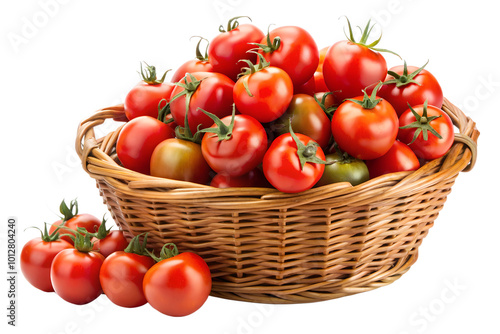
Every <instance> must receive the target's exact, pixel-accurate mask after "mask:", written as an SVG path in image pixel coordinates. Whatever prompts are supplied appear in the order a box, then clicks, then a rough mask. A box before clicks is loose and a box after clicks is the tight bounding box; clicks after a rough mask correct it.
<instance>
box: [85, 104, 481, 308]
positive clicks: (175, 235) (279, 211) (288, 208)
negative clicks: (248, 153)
mask: <svg viewBox="0 0 500 334" xmlns="http://www.w3.org/2000/svg"><path fill="white" fill-rule="evenodd" d="M443 110H444V111H445V112H446V113H447V114H448V115H449V116H450V117H451V119H452V121H453V123H454V124H455V126H456V128H457V130H458V132H457V133H456V134H455V143H454V144H453V146H452V148H451V149H450V151H449V152H448V153H447V155H446V156H444V157H442V158H439V159H436V160H433V161H430V162H428V163H427V164H425V165H424V166H422V167H421V168H420V169H418V170H417V171H414V172H399V173H392V174H387V175H383V176H380V177H377V178H375V179H372V180H369V181H367V182H365V183H362V184H360V185H358V186H354V187H353V186H352V185H351V184H350V183H337V184H331V185H326V186H321V187H316V188H312V189H310V190H307V191H304V192H301V193H298V194H285V193H281V192H279V191H277V190H276V189H270V188H225V189H217V188H213V187H210V186H205V185H200V184H195V183H190V182H182V181H176V180H170V179H164V178H158V177H152V176H148V175H144V174H141V173H137V172H134V171H131V170H129V169H126V168H124V167H123V166H121V165H120V162H119V160H118V158H117V157H116V151H115V146H116V140H117V138H118V135H119V133H120V130H121V129H122V127H123V125H121V126H119V127H118V128H117V129H116V130H115V131H112V132H110V133H108V134H106V135H105V136H103V137H101V138H96V136H95V131H94V128H95V127H96V126H98V125H100V124H102V123H104V121H105V120H107V119H113V118H115V119H117V118H123V117H124V110H123V105H118V106H114V107H110V108H104V109H101V110H99V111H97V112H96V113H95V114H93V115H92V116H90V117H89V118H88V119H86V120H84V121H83V122H82V123H81V124H80V126H79V128H78V133H77V138H76V150H77V153H78V155H79V156H80V158H81V160H82V164H83V168H84V170H85V171H86V172H87V173H88V174H89V175H90V176H91V177H92V178H94V179H95V180H96V182H97V187H98V189H99V192H100V195H101V196H102V197H103V199H104V203H105V204H106V205H107V207H108V209H109V211H110V212H111V215H112V217H113V219H114V220H115V222H116V224H117V225H118V226H119V227H120V228H121V229H123V230H124V231H125V235H126V236H127V238H129V239H130V238H131V237H133V236H135V235H138V234H140V233H143V232H149V234H148V241H149V242H148V246H149V247H151V248H154V249H155V250H157V251H158V250H159V249H160V248H161V246H163V244H165V243H166V242H173V243H175V244H176V245H177V246H178V248H179V251H181V252H185V251H191V252H195V253H197V254H199V255H200V256H201V257H203V259H204V260H205V261H206V262H207V263H208V266H209V267H210V271H211V273H212V278H213V287H212V292H211V294H212V295H213V296H216V297H221V298H227V299H232V300H242V301H249V302H259V303H280V304H283V303H307V302H316V301H321V300H328V299H333V298H338V297H343V296H347V295H351V294H356V293H360V292H364V291H369V290H372V289H375V288H378V287H382V286H385V285H387V284H390V283H392V282H394V281H395V280H397V279H398V278H399V277H401V275H403V274H404V273H405V272H407V271H408V269H409V268H410V267H411V265H412V264H413V263H415V261H416V260H417V256H418V247H419V246H420V244H421V243H422V240H423V239H424V237H425V236H426V235H427V233H428V231H429V229H430V227H431V226H432V225H433V223H434V220H435V219H436V218H437V216H438V214H439V211H440V210H441V209H442V208H443V205H444V203H445V201H446V198H447V195H448V194H449V193H450V191H451V187H452V185H453V184H454V182H455V179H456V177H457V176H458V174H459V173H460V172H461V171H468V170H470V169H471V168H472V167H473V165H474V162H475V159H476V152H477V149H476V142H477V138H478V136H479V132H478V131H477V129H476V126H475V123H474V122H473V121H472V120H471V119H470V118H468V117H467V116H465V115H464V113H463V112H462V111H461V110H459V109H458V108H457V107H455V106H454V105H452V104H451V103H450V102H449V101H448V100H446V99H445V102H444V105H443Z"/></svg>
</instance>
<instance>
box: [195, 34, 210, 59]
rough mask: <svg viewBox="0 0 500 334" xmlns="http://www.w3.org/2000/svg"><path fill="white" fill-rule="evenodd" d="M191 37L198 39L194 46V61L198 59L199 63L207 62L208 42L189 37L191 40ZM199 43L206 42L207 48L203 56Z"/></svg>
mask: <svg viewBox="0 0 500 334" xmlns="http://www.w3.org/2000/svg"><path fill="white" fill-rule="evenodd" d="M193 37H198V38H199V39H200V40H199V41H198V44H196V59H198V60H200V61H208V46H209V45H210V42H209V41H208V39H206V38H203V37H201V36H191V38H193ZM191 38H190V39H191ZM201 41H207V47H206V48H205V55H203V54H202V53H201V51H200V44H201Z"/></svg>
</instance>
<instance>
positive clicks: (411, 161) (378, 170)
mask: <svg viewBox="0 0 500 334" xmlns="http://www.w3.org/2000/svg"><path fill="white" fill-rule="evenodd" d="M365 164H366V166H367V167H368V170H369V172H370V178H371V179H373V178H375V177H377V176H380V175H384V174H389V173H395V172H402V171H411V170H417V169H419V168H420V162H419V161H418V158H417V156H416V155H415V153H413V151H412V150H411V148H409V147H408V145H406V144H403V143H402V142H400V141H399V140H396V141H395V142H394V144H393V145H392V147H391V149H390V150H389V151H388V152H387V153H386V154H384V155H383V156H381V157H380V158H377V159H373V160H366V161H365Z"/></svg>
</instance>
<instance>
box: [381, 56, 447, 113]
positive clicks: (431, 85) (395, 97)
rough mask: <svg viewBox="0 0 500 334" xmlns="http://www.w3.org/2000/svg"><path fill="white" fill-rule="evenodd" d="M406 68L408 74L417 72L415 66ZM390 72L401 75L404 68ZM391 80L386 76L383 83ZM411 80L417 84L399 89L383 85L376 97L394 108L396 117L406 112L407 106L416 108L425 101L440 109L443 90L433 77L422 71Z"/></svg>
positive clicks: (394, 86) (392, 69)
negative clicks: (384, 100)
mask: <svg viewBox="0 0 500 334" xmlns="http://www.w3.org/2000/svg"><path fill="white" fill-rule="evenodd" d="M407 68H408V73H412V72H414V71H416V70H418V67H416V66H408V67H407ZM390 71H392V72H395V73H397V74H399V75H402V74H403V72H404V66H403V65H399V66H395V67H392V68H391V69H390ZM391 79H393V76H391V75H387V77H386V79H385V81H388V80H391ZM413 80H415V81H416V82H417V83H413V82H412V83H408V84H406V85H403V86H400V87H396V84H395V83H391V84H384V85H383V86H382V87H381V88H380V90H379V91H378V93H377V95H378V96H380V97H382V98H384V99H386V100H387V101H388V102H389V103H390V104H391V105H392V106H393V107H394V110H396V113H397V114H398V117H399V116H401V114H402V113H403V112H405V111H406V110H408V104H410V106H416V105H420V104H424V102H425V101H426V100H427V103H428V104H430V105H433V106H436V107H438V108H441V107H442V105H443V100H444V97H443V90H442V89H441V86H440V84H439V82H438V81H437V79H436V78H435V77H434V75H432V74H431V73H430V72H429V71H427V70H425V69H423V70H422V71H421V72H420V73H419V74H417V75H416V76H415V77H414V78H413Z"/></svg>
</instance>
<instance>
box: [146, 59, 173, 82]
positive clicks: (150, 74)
mask: <svg viewBox="0 0 500 334" xmlns="http://www.w3.org/2000/svg"><path fill="white" fill-rule="evenodd" d="M144 64H145V65H146V68H145V69H143V68H142V63H141V71H140V72H139V74H140V75H141V78H142V81H144V82H145V83H147V84H148V85H158V84H162V83H163V81H165V77H166V76H167V73H168V72H169V71H170V70H166V71H165V73H163V76H162V77H161V79H158V78H157V76H156V68H155V67H154V66H150V65H148V64H147V63H146V62H144Z"/></svg>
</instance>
